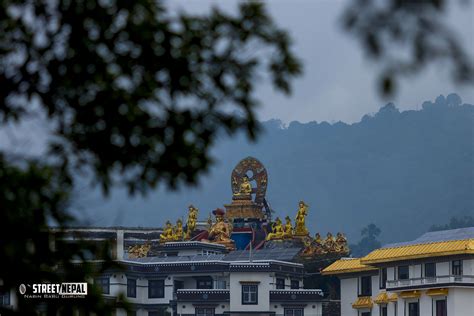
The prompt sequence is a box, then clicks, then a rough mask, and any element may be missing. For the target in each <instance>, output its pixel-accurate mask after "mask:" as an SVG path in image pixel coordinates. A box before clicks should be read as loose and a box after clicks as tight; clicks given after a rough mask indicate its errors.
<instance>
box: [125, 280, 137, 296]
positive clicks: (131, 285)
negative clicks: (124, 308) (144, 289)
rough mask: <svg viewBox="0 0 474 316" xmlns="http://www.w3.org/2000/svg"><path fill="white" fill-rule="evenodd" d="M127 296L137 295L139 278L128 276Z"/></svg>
mask: <svg viewBox="0 0 474 316" xmlns="http://www.w3.org/2000/svg"><path fill="white" fill-rule="evenodd" d="M127 297H134V298H136V297H137V279H133V278H127Z"/></svg>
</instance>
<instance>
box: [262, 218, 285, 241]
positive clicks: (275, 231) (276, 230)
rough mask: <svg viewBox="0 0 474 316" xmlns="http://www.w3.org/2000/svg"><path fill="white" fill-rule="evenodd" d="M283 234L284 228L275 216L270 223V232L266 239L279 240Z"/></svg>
mask: <svg viewBox="0 0 474 316" xmlns="http://www.w3.org/2000/svg"><path fill="white" fill-rule="evenodd" d="M284 235H285V230H284V229H283V225H282V224H281V219H280V218H279V217H277V218H276V219H275V222H273V224H272V232H271V233H269V234H268V235H267V238H266V240H279V239H282V238H283V236H284Z"/></svg>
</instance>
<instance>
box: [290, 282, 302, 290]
mask: <svg viewBox="0 0 474 316" xmlns="http://www.w3.org/2000/svg"><path fill="white" fill-rule="evenodd" d="M299 288H300V280H291V281H290V289H292V290H299Z"/></svg>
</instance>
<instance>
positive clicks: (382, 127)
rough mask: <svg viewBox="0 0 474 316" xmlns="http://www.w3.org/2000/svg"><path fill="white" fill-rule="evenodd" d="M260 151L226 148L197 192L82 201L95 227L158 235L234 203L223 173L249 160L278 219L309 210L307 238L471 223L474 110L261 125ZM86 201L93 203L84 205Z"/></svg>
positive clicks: (387, 109) (239, 141) (444, 102)
mask: <svg viewBox="0 0 474 316" xmlns="http://www.w3.org/2000/svg"><path fill="white" fill-rule="evenodd" d="M263 126H264V130H265V131H264V133H262V134H261V136H260V137H259V139H258V142H257V143H249V142H248V141H247V140H246V139H245V137H243V136H238V137H236V138H233V139H228V138H227V139H223V140H221V141H220V142H219V143H218V144H217V146H216V147H215V148H214V149H213V153H214V155H215V157H216V158H217V160H218V163H217V164H216V165H215V166H214V167H213V168H212V170H211V172H210V173H209V175H207V176H205V177H203V178H202V180H201V184H200V186H199V187H198V188H192V189H182V190H181V191H179V192H166V191H165V190H158V192H156V194H153V195H151V196H150V197H148V198H147V199H129V198H128V197H127V196H126V195H125V194H123V193H122V192H118V191H116V192H115V193H114V194H113V195H112V198H111V200H110V201H108V202H102V201H99V200H94V201H95V202H93V203H88V202H83V203H82V206H83V208H84V209H85V210H86V211H88V213H89V214H90V217H91V218H92V219H93V220H92V221H91V222H90V224H93V225H112V224H114V225H117V224H120V225H128V226H133V225H140V226H160V225H162V223H163V222H164V220H166V219H168V218H169V219H176V218H177V217H178V216H184V215H185V213H186V209H187V206H188V205H189V204H190V203H193V204H194V205H196V206H197V207H198V208H199V209H200V211H201V212H200V217H201V218H202V219H204V218H206V217H207V215H208V212H209V211H210V210H212V209H214V208H216V207H222V205H223V204H224V203H228V202H229V201H230V200H231V190H230V173H231V171H232V169H233V167H234V166H235V165H236V164H237V163H238V161H239V160H240V159H242V158H244V157H247V156H254V157H256V158H258V159H259V160H260V161H261V162H262V163H263V164H264V165H265V166H266V168H267V171H268V173H269V181H268V183H269V184H268V191H267V199H268V201H269V202H270V204H271V206H272V207H273V209H274V210H275V211H276V214H277V215H279V216H284V215H287V214H289V215H291V216H292V217H293V216H294V214H295V212H296V209H297V203H298V201H299V200H301V199H302V200H304V201H305V202H307V204H309V205H310V214H309V217H308V222H309V226H310V228H311V231H312V232H313V233H314V232H316V231H320V232H321V233H324V234H325V233H326V232H327V231H333V232H336V231H343V232H346V233H347V235H348V236H349V238H350V239H351V240H352V241H356V240H358V239H359V233H360V230H361V229H362V227H364V226H366V225H367V224H369V223H372V222H373V223H375V224H376V225H377V226H379V227H380V228H381V229H382V235H381V239H382V240H383V241H385V242H389V241H394V240H406V239H412V238H414V237H417V236H419V235H421V234H422V233H423V232H425V231H427V230H428V229H429V227H430V226H432V225H434V224H444V223H446V222H447V221H448V220H449V218H450V217H451V216H463V215H473V214H474V193H473V192H474V146H473V143H474V106H473V105H470V104H463V103H462V101H461V99H460V97H459V96H457V95H455V94H451V95H449V96H448V97H446V98H445V97H444V96H440V97H438V98H437V99H436V101H435V102H425V103H423V106H422V110H419V111H404V112H400V111H399V110H398V109H397V108H396V107H395V105H393V104H387V105H386V106H384V107H382V108H381V109H380V110H379V112H377V113H376V114H374V115H366V116H364V117H363V118H362V120H361V121H360V122H358V123H354V124H345V123H342V122H339V123H335V124H329V123H327V122H322V123H316V122H310V123H307V124H302V123H299V122H292V123H291V124H289V126H288V127H286V128H283V127H282V124H281V122H280V121H277V120H272V121H268V122H265V123H263ZM88 201H91V200H88Z"/></svg>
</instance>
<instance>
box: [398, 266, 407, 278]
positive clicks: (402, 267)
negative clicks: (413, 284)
mask: <svg viewBox="0 0 474 316" xmlns="http://www.w3.org/2000/svg"><path fill="white" fill-rule="evenodd" d="M404 268H406V278H405V277H403V278H401V277H400V275H402V274H401V273H400V270H401V269H404ZM403 275H405V273H403ZM397 278H398V280H409V279H410V266H398V267H397Z"/></svg>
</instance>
